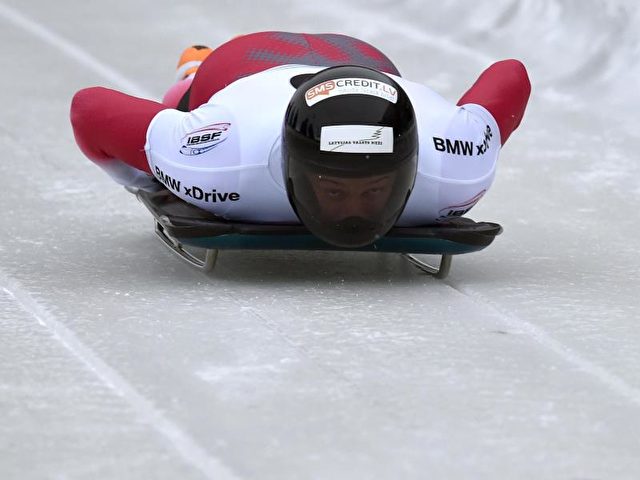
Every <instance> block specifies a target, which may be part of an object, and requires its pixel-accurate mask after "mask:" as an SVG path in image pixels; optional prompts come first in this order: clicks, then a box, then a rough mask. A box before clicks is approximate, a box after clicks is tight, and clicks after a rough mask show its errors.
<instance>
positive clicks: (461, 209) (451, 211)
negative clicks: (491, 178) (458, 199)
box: [439, 190, 487, 219]
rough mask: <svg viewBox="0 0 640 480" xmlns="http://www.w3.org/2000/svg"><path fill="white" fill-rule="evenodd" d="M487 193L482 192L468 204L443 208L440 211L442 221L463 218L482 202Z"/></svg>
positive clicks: (468, 201)
mask: <svg viewBox="0 0 640 480" xmlns="http://www.w3.org/2000/svg"><path fill="white" fill-rule="evenodd" d="M485 193H487V191H486V190H482V191H481V192H480V193H479V194H477V195H476V196H475V197H473V198H472V199H471V200H467V201H466V202H463V203H461V204H460V205H452V206H450V207H446V208H443V209H442V210H440V213H439V215H440V217H439V218H441V219H445V218H451V217H462V216H463V215H464V214H465V213H467V212H468V211H469V210H471V209H472V208H473V206H474V205H475V204H476V203H478V202H479V201H480V199H481V198H482V197H483V196H484V194H485Z"/></svg>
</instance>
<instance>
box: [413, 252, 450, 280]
mask: <svg viewBox="0 0 640 480" xmlns="http://www.w3.org/2000/svg"><path fill="white" fill-rule="evenodd" d="M402 256H403V257H404V258H406V259H407V260H409V263H410V264H411V265H413V266H414V267H416V268H418V269H419V270H422V271H423V272H425V273H428V274H429V275H433V276H434V277H435V278H439V279H443V278H446V277H447V275H449V272H450V271H451V260H453V255H447V254H445V255H441V257H440V265H438V266H437V267H434V266H432V265H430V264H428V263H426V262H423V261H422V260H420V259H419V258H418V257H416V256H415V255H411V254H410V253H403V254H402Z"/></svg>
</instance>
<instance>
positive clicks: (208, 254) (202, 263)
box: [156, 220, 218, 273]
mask: <svg viewBox="0 0 640 480" xmlns="http://www.w3.org/2000/svg"><path fill="white" fill-rule="evenodd" d="M156 235H157V236H158V238H159V239H160V240H161V241H162V243H163V244H164V245H166V246H167V247H168V248H169V250H171V251H172V252H173V253H175V254H176V255H178V256H179V257H180V258H182V259H183V260H184V261H185V262H187V263H188V264H189V265H191V266H193V267H196V268H197V269H199V270H202V271H203V272H207V273H208V272H211V271H212V270H213V268H214V267H215V266H216V260H218V250H216V249H212V248H207V249H205V253H204V257H203V258H199V257H197V256H196V255H194V254H193V253H191V252H189V251H188V250H186V249H185V248H184V246H183V245H182V244H181V243H180V242H179V241H177V240H176V239H175V238H173V237H171V236H169V235H168V234H167V232H166V230H165V229H164V227H163V226H162V223H161V222H160V221H158V220H156Z"/></svg>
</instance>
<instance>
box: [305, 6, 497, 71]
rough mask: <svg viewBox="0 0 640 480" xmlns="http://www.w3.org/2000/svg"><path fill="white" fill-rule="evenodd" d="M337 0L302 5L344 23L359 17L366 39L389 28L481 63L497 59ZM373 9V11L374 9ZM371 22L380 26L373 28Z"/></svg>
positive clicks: (394, 32)
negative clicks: (332, 5)
mask: <svg viewBox="0 0 640 480" xmlns="http://www.w3.org/2000/svg"><path fill="white" fill-rule="evenodd" d="M334 3H335V2H334ZM338 3H339V5H337V6H335V8H332V7H330V5H327V2H323V3H322V4H317V5H316V4H315V3H306V4H305V6H304V7H303V8H304V9H307V10H311V11H312V12H313V13H314V14H315V15H316V16H321V15H324V16H332V17H334V18H336V19H338V18H339V20H340V21H341V22H343V21H344V19H345V18H355V19H358V25H359V26H361V25H366V27H365V29H364V30H363V31H362V34H361V36H362V37H363V38H366V37H367V32H371V31H372V30H373V31H376V30H377V31H383V30H386V31H387V32H391V33H393V34H395V35H398V36H400V37H404V38H406V39H408V40H410V41H411V42H416V43H419V44H422V45H431V46H433V47H436V48H438V49H440V50H444V51H446V52H448V53H451V54H452V55H458V56H461V57H467V58H469V59H471V60H473V61H475V62H477V63H478V64H480V65H488V64H491V63H493V62H495V61H496V59H495V58H494V57H492V56H490V55H486V54H484V53H482V52H479V51H478V50H477V49H473V48H471V47H467V46H466V45H463V44H461V43H458V42H456V41H455V40H453V39H451V38H443V37H442V35H431V34H429V33H427V32H426V31H425V29H420V28H419V27H417V26H414V25H412V24H411V23H409V22H404V23H403V22H390V21H389V20H388V18H387V17H385V16H382V15H380V14H379V13H378V12H375V13H366V11H365V9H363V8H356V7H350V6H349V5H347V4H346V2H338ZM320 5H321V6H320ZM370 11H373V9H371V10H370ZM334 12H335V13H334ZM372 25H374V26H376V27H377V28H372V27H371V26H372Z"/></svg>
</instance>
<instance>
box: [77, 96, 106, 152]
mask: <svg viewBox="0 0 640 480" xmlns="http://www.w3.org/2000/svg"><path fill="white" fill-rule="evenodd" d="M102 90H106V89H104V88H103V87H90V88H84V89H82V90H80V91H78V92H77V93H76V94H75V95H74V96H73V99H72V100H71V109H70V115H69V116H70V120H71V126H72V127H73V134H74V136H75V139H76V143H77V144H78V147H80V150H82V152H83V153H84V154H85V155H86V156H87V157H89V158H90V159H92V160H97V159H100V158H101V157H102V156H103V155H101V152H99V150H98V149H97V148H96V146H95V145H93V143H94V142H93V139H94V137H95V135H96V132H97V130H98V124H99V121H100V120H99V119H100V110H101V107H100V102H99V97H100V95H101V91H102Z"/></svg>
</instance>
